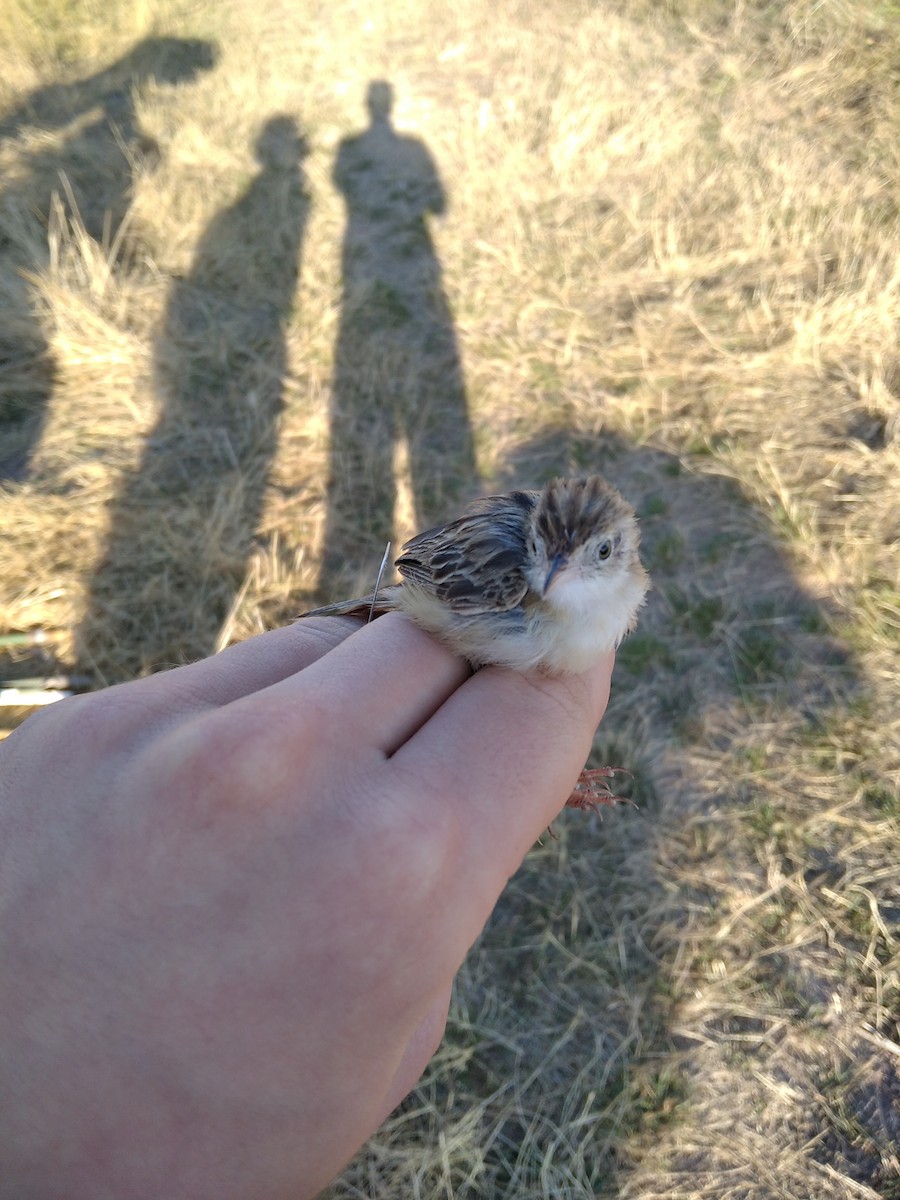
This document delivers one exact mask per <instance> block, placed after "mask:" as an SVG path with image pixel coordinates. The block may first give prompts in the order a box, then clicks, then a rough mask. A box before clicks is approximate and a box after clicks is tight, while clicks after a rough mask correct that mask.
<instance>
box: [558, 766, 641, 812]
mask: <svg viewBox="0 0 900 1200" xmlns="http://www.w3.org/2000/svg"><path fill="white" fill-rule="evenodd" d="M616 775H627V776H628V777H629V778H633V776H632V774H631V772H630V771H626V770H625V768H624V767H592V768H591V769H588V768H587V767H586V768H585V769H584V770H583V771H582V772H581V774H580V775H579V776H578V782H577V783H576V784H575V787H574V788H573V789H572V795H571V796H570V797H569V798H568V800H567V801H566V808H580V809H584V810H585V811H587V812H596V811H597V809H598V808H600V806H601V805H604V806H606V807H609V808H611V807H613V806H614V805H616V804H634V801H633V800H629V799H628V798H627V797H625V796H617V795H616V793H615V792H614V791H613V790H612V787H611V786H610V783H609V781H610V780H611V779H615V777H616Z"/></svg>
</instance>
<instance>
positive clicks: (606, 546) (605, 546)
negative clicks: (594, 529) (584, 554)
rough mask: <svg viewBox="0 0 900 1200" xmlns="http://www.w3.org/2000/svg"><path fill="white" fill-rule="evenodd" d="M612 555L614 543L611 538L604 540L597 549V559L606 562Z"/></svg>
mask: <svg viewBox="0 0 900 1200" xmlns="http://www.w3.org/2000/svg"><path fill="white" fill-rule="evenodd" d="M611 554H612V542H611V541H610V540H609V538H604V539H603V541H602V542H601V543H600V545H599V546H598V547H597V557H598V558H599V559H600V561H601V562H604V561H605V560H606V559H607V558H609V556H610V555H611Z"/></svg>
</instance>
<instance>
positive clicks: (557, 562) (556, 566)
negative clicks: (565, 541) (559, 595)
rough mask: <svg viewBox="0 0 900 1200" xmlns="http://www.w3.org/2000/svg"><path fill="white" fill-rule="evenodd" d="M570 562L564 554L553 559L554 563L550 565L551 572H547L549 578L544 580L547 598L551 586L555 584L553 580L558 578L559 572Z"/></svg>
mask: <svg viewBox="0 0 900 1200" xmlns="http://www.w3.org/2000/svg"><path fill="white" fill-rule="evenodd" d="M568 561H569V560H568V559H567V558H566V556H565V555H564V554H557V555H556V557H555V558H554V559H553V561H552V562H551V563H550V570H549V571H548V572H547V578H546V579H545V580H544V595H545V596H546V595H547V593H548V592H549V591H550V585H551V584H552V583H553V580H554V579H555V578H556V576H557V575H558V574H559V572H560V571H561V570H562V569H563V567H564V566H565V565H566V563H567V562H568Z"/></svg>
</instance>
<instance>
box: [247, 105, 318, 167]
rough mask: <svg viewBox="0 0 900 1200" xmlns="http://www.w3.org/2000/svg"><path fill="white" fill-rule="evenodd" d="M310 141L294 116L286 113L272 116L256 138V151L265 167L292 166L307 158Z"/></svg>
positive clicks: (257, 158)
mask: <svg viewBox="0 0 900 1200" xmlns="http://www.w3.org/2000/svg"><path fill="white" fill-rule="evenodd" d="M309 152H310V145H309V141H308V139H307V137H306V135H305V134H304V133H302V132H301V131H300V129H299V127H298V125H297V122H296V121H295V120H294V118H293V117H289V116H287V115H286V114H284V113H281V114H279V115H278V116H275V117H270V118H269V120H268V121H266V123H265V125H264V126H263V127H262V130H261V131H260V134H259V137H258V138H257V139H256V145H255V146H254V153H255V155H256V160H257V162H258V163H259V164H260V166H263V167H275V168H278V167H280V168H282V169H284V168H290V167H293V166H295V165H296V164H297V163H299V162H302V161H303V159H304V158H307V157H308V155H309Z"/></svg>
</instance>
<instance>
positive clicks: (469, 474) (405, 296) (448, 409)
mask: <svg viewBox="0 0 900 1200" xmlns="http://www.w3.org/2000/svg"><path fill="white" fill-rule="evenodd" d="M393 99H394V96H393V89H392V87H391V85H390V84H389V83H386V82H384V81H380V80H378V81H374V82H372V83H371V84H370V85H369V88H368V93H367V97H366V102H367V107H368V112H369V126H368V128H367V129H366V130H364V131H363V132H362V133H359V134H355V135H353V136H351V137H347V138H345V139H344V140H343V141H342V142H341V145H340V148H339V150H338V154H337V160H336V163H335V167H334V182H335V185H336V186H337V188H338V189H339V191H340V192H341V194H342V195H343V197H344V201H345V204H346V208H347V225H346V232H345V234H344V240H343V249H342V256H341V266H342V273H343V277H342V298H341V320H340V329H339V332H338V336H337V343H336V349H335V365H334V377H333V385H332V400H331V414H330V433H331V449H330V461H329V468H328V496H327V500H328V511H327V518H326V530H325V539H324V549H323V556H322V568H321V573H320V577H319V589H320V591H321V592H322V593H323V595H324V596H331V597H333V596H334V595H336V594H340V592H341V590H342V589H343V588H345V587H347V586H351V580H352V576H353V572H354V570H358V569H359V568H360V566H361V565H363V564H368V563H374V565H376V566H377V563H378V560H379V559H380V557H381V554H382V552H383V550H384V546H385V543H386V542H387V541H388V540H389V539H390V538H391V536H392V531H393V519H394V508H395V501H396V482H395V453H396V450H397V446H398V443H400V442H401V441H405V445H406V449H407V452H408V461H409V476H410V483H411V490H412V500H413V506H414V509H415V512H414V520H415V524H416V527H417V528H423V527H425V526H428V525H431V524H434V523H435V521H437V520H438V519H440V518H441V517H445V516H447V515H448V514H449V512H450V511H452V508H453V507H454V505H456V504H458V502H459V500H460V497H461V495H463V494H465V493H466V492H467V491H468V490H470V489H471V488H472V487H473V484H474V483H475V481H476V476H477V472H476V466H475V453H474V446H473V439H472V430H471V427H470V423H469V415H468V408H467V403H466V392H465V384H464V380H463V371H462V365H461V362H460V356H459V349H458V346H457V339H456V333H455V330H454V324H453V316H452V313H451V311H450V306H449V304H448V302H447V297H446V295H445V293H444V288H443V283H442V271H441V265H440V262H439V260H438V256H437V253H436V250H435V247H434V243H433V241H432V237H431V233H430V231H429V224H428V218H429V216H437V215H440V214H442V213H443V212H444V211H445V209H446V205H447V198H446V195H445V192H444V188H443V185H442V183H441V179H440V176H439V174H438V170H437V167H436V165H435V163H434V160H433V159H432V157H431V155H430V153H429V152H428V150H427V148H426V147H425V145H424V144H423V143H422V142H421V141H420V140H419V139H417V138H414V137H410V136H408V135H403V134H399V133H398V132H397V131H396V129H395V128H394V126H393V124H392V122H391V110H392V107H393Z"/></svg>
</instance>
